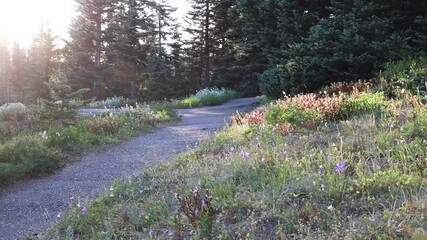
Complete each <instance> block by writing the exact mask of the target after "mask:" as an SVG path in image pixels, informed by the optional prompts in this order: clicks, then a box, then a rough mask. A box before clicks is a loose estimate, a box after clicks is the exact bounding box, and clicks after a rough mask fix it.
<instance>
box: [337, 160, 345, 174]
mask: <svg viewBox="0 0 427 240" xmlns="http://www.w3.org/2000/svg"><path fill="white" fill-rule="evenodd" d="M344 171H345V162H339V163H337V165H336V167H335V172H344Z"/></svg>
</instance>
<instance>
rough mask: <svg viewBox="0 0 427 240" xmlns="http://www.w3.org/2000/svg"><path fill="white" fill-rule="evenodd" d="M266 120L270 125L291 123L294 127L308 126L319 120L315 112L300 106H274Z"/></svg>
mask: <svg viewBox="0 0 427 240" xmlns="http://www.w3.org/2000/svg"><path fill="white" fill-rule="evenodd" d="M266 120H267V121H268V123H270V124H276V123H290V124H291V125H292V126H294V127H297V126H307V125H312V124H313V123H315V122H317V121H318V120H319V117H318V114H317V112H316V111H315V110H311V109H309V110H304V109H303V108H302V107H301V106H298V105H287V106H284V107H281V106H279V105H276V106H272V107H271V108H270V109H269V111H268V114H267V116H266Z"/></svg>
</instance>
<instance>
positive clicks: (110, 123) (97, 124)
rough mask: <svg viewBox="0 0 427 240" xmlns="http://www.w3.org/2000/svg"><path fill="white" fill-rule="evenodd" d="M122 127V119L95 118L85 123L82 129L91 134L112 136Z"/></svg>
mask: <svg viewBox="0 0 427 240" xmlns="http://www.w3.org/2000/svg"><path fill="white" fill-rule="evenodd" d="M123 125H124V119H122V118H120V117H119V116H114V115H113V116H107V117H95V118H93V119H89V120H87V121H85V123H84V127H85V128H86V129H87V130H89V131H90V132H93V133H98V134H114V133H117V132H118V131H119V130H120V128H121V127H122V126H123Z"/></svg>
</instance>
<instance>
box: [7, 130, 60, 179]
mask: <svg viewBox="0 0 427 240" xmlns="http://www.w3.org/2000/svg"><path fill="white" fill-rule="evenodd" d="M0 165H3V166H2V168H1V169H2V170H1V171H0V185H2V184H5V183H8V182H10V181H12V180H15V179H19V178H22V177H28V176H31V175H37V174H41V173H46V172H51V171H53V170H54V169H56V168H58V167H59V152H58V150H56V149H55V148H52V147H49V146H47V145H46V144H45V142H44V139H43V138H42V137H41V136H22V137H18V138H15V139H14V140H11V141H8V142H6V143H3V144H0ZM3 167H4V169H3Z"/></svg>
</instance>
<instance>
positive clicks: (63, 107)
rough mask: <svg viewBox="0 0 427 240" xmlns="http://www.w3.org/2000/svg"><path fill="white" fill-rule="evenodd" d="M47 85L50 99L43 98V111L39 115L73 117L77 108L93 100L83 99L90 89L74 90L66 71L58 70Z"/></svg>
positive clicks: (57, 117) (61, 118)
mask: <svg viewBox="0 0 427 240" xmlns="http://www.w3.org/2000/svg"><path fill="white" fill-rule="evenodd" d="M47 86H48V88H49V91H50V99H49V100H47V99H42V101H41V103H42V107H43V109H42V111H41V112H39V115H40V116H41V117H42V118H47V119H60V120H63V119H65V118H72V117H74V116H76V115H77V109H78V108H79V107H81V106H83V105H85V104H87V103H89V102H91V101H92V100H82V96H83V94H84V93H85V92H87V91H88V89H80V90H77V91H73V90H72V89H71V86H70V84H69V82H68V78H67V76H66V75H65V73H63V72H61V71H60V70H58V71H57V72H55V73H53V74H52V75H51V76H50V78H49V81H48V83H47Z"/></svg>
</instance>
